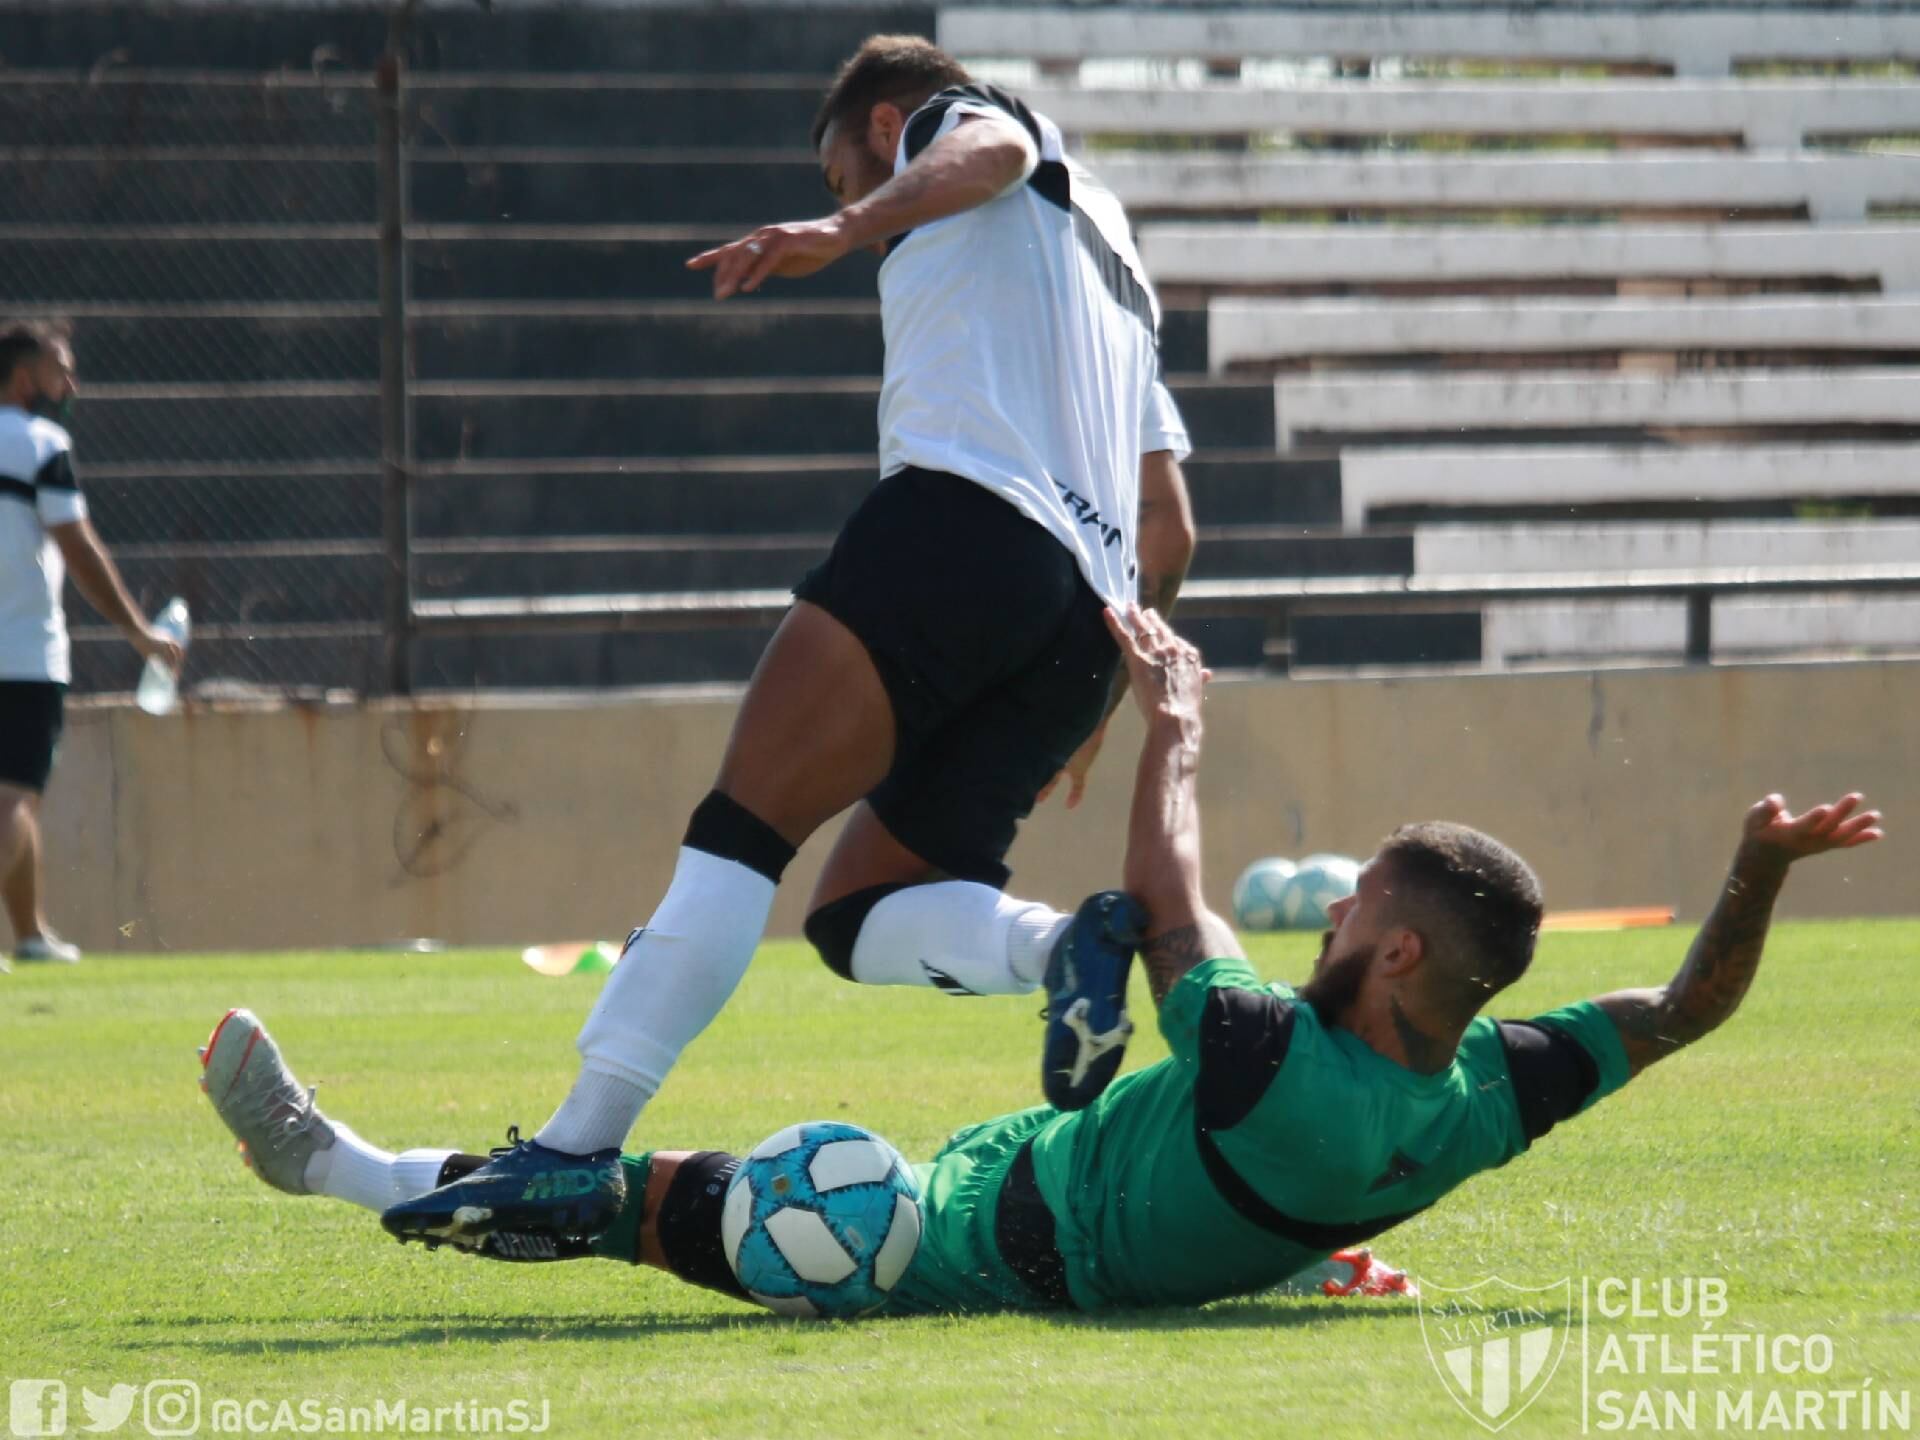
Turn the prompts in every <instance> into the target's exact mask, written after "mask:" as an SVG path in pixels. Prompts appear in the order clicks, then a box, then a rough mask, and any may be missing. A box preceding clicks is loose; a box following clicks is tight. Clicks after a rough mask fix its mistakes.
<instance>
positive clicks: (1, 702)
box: [0, 324, 181, 970]
mask: <svg viewBox="0 0 1920 1440" xmlns="http://www.w3.org/2000/svg"><path fill="white" fill-rule="evenodd" d="M77 389H78V386H77V382H76V380H75V378H74V365H73V346H72V345H71V344H70V343H69V342H68V340H67V337H66V334H65V332H64V331H63V330H62V329H60V328H59V327H55V326H48V325H41V324H10V325H0V901H4V903H5V908H6V912H7V919H8V920H9V921H10V922H11V923H12V925H13V938H14V951H13V954H14V958H15V959H16V960H58V961H64V962H65V963H67V964H72V963H73V962H74V961H76V960H78V959H79V958H80V951H79V950H78V948H76V947H75V946H73V945H70V944H68V943H67V942H66V941H64V940H62V939H61V938H60V937H59V936H58V935H56V934H54V932H53V929H52V927H51V926H49V925H48V923H47V912H46V904H45V900H44V898H43V895H42V878H41V866H40V797H41V795H42V794H43V793H44V792H45V790H46V788H47V777H48V776H49V775H50V774H51V773H52V771H53V756H54V751H55V749H56V748H57V747H58V746H59V743H60V732H61V729H62V726H63V724H64V721H65V714H66V691H67V684H68V682H69V681H70V680H71V679H72V672H71V669H70V664H69V658H68V647H67V618H66V614H65V612H64V611H63V610H62V608H61V604H60V600H61V589H62V587H63V586H64V584H65V582H66V577H67V575H68V574H71V575H72V576H73V583H74V588H76V589H77V590H79V592H80V593H81V594H82V595H84V596H85V597H86V598H87V601H88V603H90V604H91V605H92V606H93V608H94V609H96V610H98V611H99V612H100V613H101V614H102V615H104V616H106V617H107V619H109V620H111V621H112V622H113V623H114V624H115V625H116V626H117V627H119V629H120V631H121V633H122V634H124V635H125V636H126V637H127V640H128V642H129V643H131V644H132V646H133V648H134V649H135V650H138V651H139V652H140V654H141V655H142V656H143V657H151V656H155V655H158V656H160V657H161V658H162V659H164V660H165V661H166V662H167V663H168V664H169V665H173V666H176V667H177V666H178V665H179V664H180V660H181V650H180V647H179V646H178V645H176V644H175V643H174V642H173V641H172V640H170V639H168V638H167V637H166V636H165V635H162V634H160V633H159V632H158V631H156V630H155V629H154V628H153V627H152V626H151V625H149V624H148V623H147V617H146V616H144V615H142V614H141V613H140V607H139V606H137V605H135V604H134V603H133V600H132V598H131V597H129V596H128V594H127V587H126V586H125V585H124V584H122V583H121V581H120V572H119V571H118V570H117V569H116V568H115V567H114V563H113V557H112V556H110V555H108V554H107V550H106V547H105V546H104V545H102V544H101V543H100V537H99V535H97V534H96V533H95V532H94V528H93V525H92V522H91V521H89V520H88V519H87V501H86V497H85V496H83V495H82V494H81V493H80V482H79V480H78V478H77V477H76V476H75V474H74V469H73V441H72V440H71V439H70V438H69V437H68V435H67V432H66V429H65V427H64V426H63V425H62V424H61V423H60V422H61V421H63V420H65V419H66V416H67V413H68V411H69V409H70V408H71V406H72V403H73V397H74V395H75V393H76V392H77ZM5 968H6V965H5V963H4V961H0V970H5Z"/></svg>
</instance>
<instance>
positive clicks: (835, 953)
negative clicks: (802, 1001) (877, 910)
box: [804, 885, 907, 980]
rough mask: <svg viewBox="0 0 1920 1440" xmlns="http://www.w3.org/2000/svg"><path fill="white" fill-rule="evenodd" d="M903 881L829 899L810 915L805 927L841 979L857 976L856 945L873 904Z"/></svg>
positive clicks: (813, 942)
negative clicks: (855, 967) (854, 963)
mask: <svg viewBox="0 0 1920 1440" xmlns="http://www.w3.org/2000/svg"><path fill="white" fill-rule="evenodd" d="M906 888H907V887H906V886H904V885H870V886H868V887H867V888H866V889H865V890H856V891H854V892H853V893H852V894H851V895H843V896H841V897H840V898H839V899H838V900H830V901H828V902H827V903H826V904H825V905H822V906H820V908H819V909H817V910H815V911H814V912H813V913H812V914H811V915H809V916H807V923H806V926H805V927H804V928H805V930H806V936H807V940H808V943H810V944H811V945H812V946H813V948H814V949H815V950H816V951H818V952H819V955H820V958H821V959H822V960H824V961H825V962H826V965H827V968H828V969H829V970H831V971H833V973H834V974H836V975H838V976H839V977H840V978H841V979H842V980H856V979H858V978H859V977H857V976H856V975H855V974H854V973H853V947H854V943H855V942H856V941H858V940H859V938H860V927H861V926H863V925H865V924H866V923H867V916H868V915H870V914H871V913H873V907H874V906H876V905H878V904H879V903H880V902H881V901H882V900H884V899H886V898H887V896H889V895H891V894H893V893H894V892H895V891H899V890H904V889H906Z"/></svg>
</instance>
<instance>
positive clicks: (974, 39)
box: [936, 4, 1920, 76]
mask: <svg viewBox="0 0 1920 1440" xmlns="http://www.w3.org/2000/svg"><path fill="white" fill-rule="evenodd" d="M1813 13H1814V12H1813V11H1812V10H1811V9H1810V8H1797V7H1788V6H1785V5H1780V6H1774V5H1766V4H1757V5H1756V4H1748V5H1744V6H1729V7H1727V8H1725V9H1718V8H1716V9H1714V10H1706V11H1695V10H1689V9H1682V8H1679V7H1664V8H1656V7H1651V6H1649V7H1646V8H1631V9H1629V8H1621V9H1614V10H1597V9H1596V10H1587V9H1584V8H1581V9H1575V8H1573V7H1560V6H1538V7H1529V8H1524V9H1523V8H1520V7H1517V6H1515V7H1509V6H1495V5H1488V6H1484V7H1475V8H1471V9H1468V8H1460V9H1443V8H1441V7H1439V6H1428V5H1424V4H1404V5H1400V6H1396V7H1394V8H1392V9H1385V8H1378V7H1373V6H1367V7H1364V8H1363V7H1360V6H1352V7H1347V6H1336V5H1325V6H1304V5H1297V6H1296V5H1275V6H1260V7H1258V8H1254V7H1248V8H1247V9H1245V10H1230V9H1229V10H1185V11H1183V10H1182V9H1177V8H1173V7H1149V6H1133V7H1113V8H1107V7H1087V8H1079V7H1075V8H1066V7H1017V6H998V5H994V6H966V5H955V6H948V7H945V8H943V9H942V10H941V11H940V15H939V27H938V30H937V32H936V33H937V34H938V36H939V40H940V43H941V44H942V45H944V46H946V47H947V48H948V49H949V50H952V51H954V52H955V53H956V54H959V55H963V56H981V57H1012V58H1017V59H1021V60H1032V61H1037V62H1040V63H1041V64H1042V65H1045V66H1048V67H1050V68H1054V69H1057V70H1062V71H1066V70H1071V69H1072V68H1073V67H1076V66H1078V65H1080V64H1081V63H1082V62H1084V61H1088V60H1095V61H1101V60H1116V59H1124V60H1145V59H1155V60H1165V59H1194V60H1213V61H1226V62H1229V63H1239V62H1242V61H1245V60H1248V59H1266V58H1271V57H1314V56H1342V57H1353V58H1365V57H1378V56H1407V57H1417V58H1420V59H1423V60H1474V61H1494V60H1498V61H1509V62H1519V63H1529V64H1536V65H1537V64H1541V63H1560V62H1565V61H1569V60H1579V61H1584V62H1587V63H1594V64H1597V63H1604V64H1618V65H1658V66H1663V67H1669V68H1671V69H1672V70H1674V71H1675V72H1677V73H1679V74H1681V75H1687V76H1719V75H1725V74H1727V73H1728V72H1729V70H1730V69H1731V68H1732V67H1733V65H1734V64H1735V62H1750V61H1757V60H1776V61H1777V60H1797V61H1842V60H1860V59H1870V60H1876V61H1886V60H1893V59H1907V60H1912V59H1915V58H1920V14H1915V13H1913V12H1911V11H1905V10H1893V11H1886V10H1871V11H1870V10H1836V9H1831V8H1827V9H1822V10H1820V11H1819V12H1818V13H1819V23H1817V24H1809V23H1808V20H1809V17H1810V15H1811V14H1813Z"/></svg>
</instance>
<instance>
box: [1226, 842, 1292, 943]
mask: <svg viewBox="0 0 1920 1440" xmlns="http://www.w3.org/2000/svg"><path fill="white" fill-rule="evenodd" d="M1293 871H1294V864H1293V862H1292V861H1291V860H1283V859H1282V858H1281V857H1280V856H1278V855H1269V856H1267V857H1266V859H1264V860H1256V861H1254V862H1253V863H1252V864H1251V865H1249V866H1248V867H1247V868H1246V869H1244V870H1242V871H1241V872H1240V878H1239V879H1238V880H1236V881H1234V882H1233V923H1234V924H1236V925H1238V926H1239V927H1240V928H1241V929H1242V930H1278V929H1279V928H1280V898H1281V896H1282V894H1284V893H1285V891H1286V887H1287V882H1288V881H1289V880H1291V879H1292V878H1293Z"/></svg>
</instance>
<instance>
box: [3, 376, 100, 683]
mask: <svg viewBox="0 0 1920 1440" xmlns="http://www.w3.org/2000/svg"><path fill="white" fill-rule="evenodd" d="M86 515H87V501H86V497H85V496H83V495H82V494H81V493H80V484H79V481H78V480H77V479H76V478H75V476H74V473H73V442H72V441H71V440H70V439H68V438H67V432H66V431H65V430H62V429H61V428H60V427H59V426H58V425H56V424H54V423H53V422H52V421H51V420H42V419H40V418H39V417H38V416H34V415H29V414H27V412H26V411H24V410H20V409H17V408H15V407H14V406H11V405H0V680H55V681H58V682H59V683H60V684H62V685H65V684H66V683H67V682H68V681H70V680H71V679H72V678H73V675H72V670H71V668H70V662H69V658H68V653H67V617H66V614H65V612H64V611H62V609H61V608H60V591H61V587H63V586H64V585H65V584H66V582H67V564H66V561H65V559H63V558H62V556H61V554H60V547H59V546H58V545H56V544H54V542H53V537H52V535H50V534H49V533H48V529H49V527H50V526H54V525H70V524H72V523H73V522H74V521H76V520H84V519H85V518H86Z"/></svg>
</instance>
